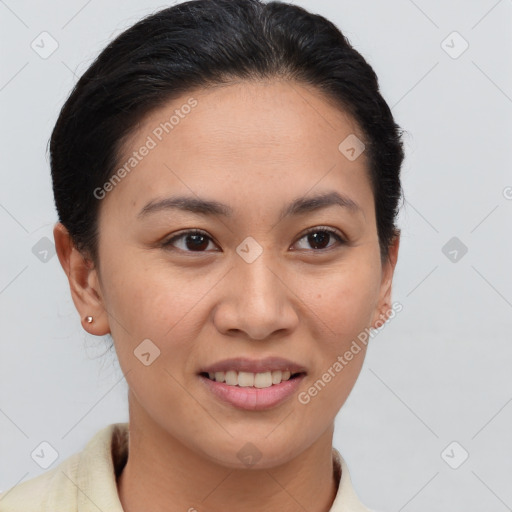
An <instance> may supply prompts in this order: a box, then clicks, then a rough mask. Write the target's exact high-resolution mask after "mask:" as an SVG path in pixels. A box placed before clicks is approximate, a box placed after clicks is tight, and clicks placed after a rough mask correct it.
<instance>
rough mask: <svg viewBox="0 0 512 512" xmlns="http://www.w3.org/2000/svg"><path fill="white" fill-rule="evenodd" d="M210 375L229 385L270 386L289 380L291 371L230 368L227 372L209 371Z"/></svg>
mask: <svg viewBox="0 0 512 512" xmlns="http://www.w3.org/2000/svg"><path fill="white" fill-rule="evenodd" d="M208 377H209V378H210V379H211V380H215V381H217V382H225V383H226V384H228V385H229V386H240V387H242V388H246V387H255V388H269V387H270V386H272V385H274V384H280V383H281V382H283V381H285V380H289V379H290V377H291V372H290V371H288V370H286V371H284V372H283V371H281V370H274V371H272V372H270V371H269V372H263V373H251V372H236V371H234V370H229V371H227V372H209V373H208Z"/></svg>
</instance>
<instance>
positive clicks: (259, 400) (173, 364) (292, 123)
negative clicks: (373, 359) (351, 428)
mask: <svg viewBox="0 0 512 512" xmlns="http://www.w3.org/2000/svg"><path fill="white" fill-rule="evenodd" d="M172 116H174V117H172ZM165 123H167V124H165ZM354 136H356V137H358V138H359V139H360V140H362V139H363V136H362V133H361V132H360V130H359V129H358V127H357V126H356V124H355V123H354V122H353V121H352V120H351V118H349V117H348V116H346V115H344V114H343V113H341V112H340V111H339V110H338V109H336V108H335V107H333V105H332V104H329V103H328V102H326V101H325V99H324V98H323V97H322V96H320V94H319V93H318V92H316V91H315V90H312V89H310V88H306V87H304V86H302V85H298V84H296V83H290V82H278V81H272V82H251V83H248V82H243V83H239V84H235V85H231V86H226V87H220V88H214V89H210V90H198V91H196V92H193V93H190V94H185V95H183V96H182V97H180V98H179V99H177V100H174V101H172V102H170V103H169V104H168V105H167V106H166V107H165V108H161V109H159V110H158V111H155V112H153V113H152V114H151V115H149V116H148V117H147V118H146V119H145V120H144V122H143V123H142V124H140V125H139V127H138V130H137V132H136V133H135V135H134V136H133V137H132V138H131V139H130V140H129V141H127V142H126V146H125V152H124V155H123V160H122V161H121V162H119V165H118V168H121V167H123V166H125V172H122V171H121V172H120V173H119V174H118V176H119V177H120V178H121V179H120V180H117V181H116V182H113V183H114V184H111V185H110V186H109V185H107V186H106V187H105V188H104V190H105V191H106V193H103V192H101V193H100V192H98V195H101V194H103V195H104V198H103V199H102V200H101V211H100V218H99V233H100V235H99V261H100V266H99V272H100V273H99V275H98V274H96V272H95V271H92V274H91V277H92V278H93V280H92V281H90V282H92V283H93V284H94V285H95V286H96V287H97V290H98V295H99V297H100V300H101V303H102V305H103V307H104V310H105V311H106V313H104V314H103V316H102V314H101V311H102V310H101V309H100V310H99V313H96V316H95V323H94V324H93V325H97V326H98V327H96V329H100V327H99V326H101V325H105V332H109V331H110V332H111V333H112V337H113V339H114V343H115V348H116V351H117V355H118V358H119V361H120V365H121V368H122V370H123V372H124V374H125V376H126V380H127V382H128V385H129V387H130V392H131V402H130V408H131V412H133V413H134V414H136V415H137V417H138V418H141V419H142V418H144V422H145V423H146V425H148V424H151V425H153V426H155V427H156V428H157V430H159V431H161V432H165V433H166V434H168V435H169V436H172V438H174V439H176V440H177V441H178V442H180V443H182V444H183V445H185V446H186V447H188V448H190V449H192V450H193V451H194V452H195V453H197V454H199V455H201V456H203V457H206V458H208V459H209V460H212V461H217V462H221V463H222V464H224V465H227V466H232V467H238V466H239V467H242V466H243V461H242V456H245V455H246V452H247V451H249V452H250V451H251V450H254V451H256V452H257V453H259V455H258V457H261V459H260V461H259V467H265V466H272V465H275V464H279V463H282V462H285V461H286V460H289V459H290V458H291V457H293V456H295V455H298V454H299V453H301V452H302V451H303V450H304V449H306V448H307V447H309V446H311V445H312V444H313V443H314V442H315V441H316V440H318V439H319V438H320V436H322V435H323V434H324V435H325V433H326V432H327V431H328V429H329V428H331V427H332V425H333V422H334V418H335V416H336V414H337V412H338V410H339V409H340V407H341V406H342V405H343V403H344V402H345V400H346V398H347V396H348V395H349V393H350V391H351V390H352V387H353V386H354V383H355V381H356V379H357V376H358V374H359V372H360V369H361V366H362V364H363V359H364V355H365V345H364V344H363V343H361V342H360V341H358V335H359V334H360V333H362V332H364V331H365V329H367V328H369V327H371V326H372V324H373V323H374V322H375V321H377V320H379V319H381V318H382V314H385V312H386V309H389V304H390V285H391V277H392V273H393V268H394V262H396V250H397V249H398V243H397V244H396V246H395V248H394V249H393V251H394V252H393V254H394V255H395V260H394V262H393V263H392V264H388V265H387V266H385V267H383V266H382V265H381V261H380V253H379V243H378V238H377V229H376V219H375V211H374V203H373V195H372V191H371V188H370V182H369V177H368V173H367V166H368V160H367V157H366V154H365V152H364V151H363V153H362V154H360V156H358V157H357V158H355V157H356V156H357V153H358V152H359V151H360V149H361V147H360V146H357V139H355V138H354ZM347 137H350V138H349V139H348V140H347V141H346V142H345V143H344V145H342V147H341V150H340V148H339V146H340V144H341V143H342V142H343V141H345V139H347ZM354 141H355V142H354ZM354 144H356V145H354ZM351 147H353V148H354V151H352V150H351V149H350V148H351ZM144 148H145V149H144ZM130 158H132V159H131V160H130ZM125 164H126V165H125ZM336 194H337V195H339V197H341V198H345V199H346V200H347V204H352V205H353V206H352V207H350V206H347V205H346V204H345V205H343V204H342V203H340V202H339V201H338V202H336V201H334V200H332V199H333V198H335V197H337V196H336ZM322 195H323V196H324V197H328V198H330V199H331V201H328V205H327V206H325V205H323V206H322V202H321V201H318V202H316V203H315V202H314V201H312V202H311V201H309V200H310V199H312V198H314V197H317V196H322ZM178 196H180V197H185V198H187V199H188V200H190V201H194V202H195V205H196V206H197V208H190V209H187V208H185V206H186V203H185V201H182V202H181V203H180V202H174V206H173V207H172V205H171V204H170V201H169V200H170V199H171V198H174V199H176V198H177V197H178ZM161 201H163V203H161ZM165 201H169V202H168V203H167V207H166V203H165ZM202 201H208V202H213V203H214V204H213V203H212V204H213V206H216V208H213V206H212V205H210V206H203V207H199V206H198V205H199V204H200V203H201V202H202ZM297 201H302V202H303V201H306V202H303V203H302V202H301V203H298V204H296V207H295V208H290V206H291V205H293V204H295V203H296V202H297ZM180 204H181V206H182V207H180ZM221 204H222V206H219V205H221ZM193 210H195V211H193ZM310 228H313V230H312V233H310V234H309V235H308V234H307V233H306V231H307V230H309V229H310ZM191 230H199V231H200V234H199V235H197V234H195V235H194V233H192V234H188V235H187V232H188V231H191ZM329 231H332V232H333V233H331V234H329ZM338 236H339V237H340V238H341V240H344V242H342V241H340V239H338ZM83 313H84V315H87V314H90V313H89V311H87V310H84V311H83ZM98 315H99V317H98ZM384 319H385V318H384ZM102 322H104V324H102ZM91 332H95V333H97V334H103V333H102V332H98V331H91ZM148 340H150V341H148ZM354 340H356V341H357V343H358V345H359V346H360V350H359V351H358V352H357V353H355V352H356V351H355V350H352V354H353V357H352V358H351V360H348V359H347V358H345V357H344V355H345V354H346V353H347V351H350V348H351V346H352V347H354V345H353V342H354ZM232 358H241V359H244V360H247V361H248V362H249V363H254V362H256V363H257V362H262V360H264V359H266V358H283V359H285V360H288V361H289V363H290V364H291V363H293V364H294V365H296V366H295V367H294V368H291V370H292V374H293V373H294V372H296V371H301V372H302V373H301V374H300V375H299V376H298V377H294V378H293V379H291V380H289V381H284V382H282V383H281V384H276V385H272V386H270V387H262V388H256V387H254V385H253V386H251V385H250V382H251V375H252V374H255V373H262V374H266V375H264V376H258V377H256V381H257V384H258V385H263V386H268V384H269V383H270V380H269V379H272V378H275V381H276V382H278V381H279V380H280V379H279V373H277V370H278V369H279V368H280V369H281V370H285V367H284V366H280V365H279V362H278V361H273V362H272V361H263V362H262V365H261V366H250V365H249V366H243V365H242V363H241V361H231V362H228V363H227V366H224V367H219V368H217V369H220V368H222V369H224V370H226V371H228V370H229V371H230V375H229V382H231V384H229V383H225V382H224V383H220V382H217V383H215V382H213V381H212V380H210V379H209V377H208V376H207V373H206V374H204V373H202V372H204V371H205V370H207V369H208V368H209V367H212V366H213V365H215V364H217V363H222V362H223V361H224V360H226V359H232ZM340 358H342V359H343V361H344V363H343V364H342V363H341V362H340V361H341V360H340ZM336 362H338V365H336ZM283 364H284V365H286V364H288V363H286V362H285V363H283ZM340 365H341V367H342V368H341V370H340ZM213 369H215V368H213ZM238 370H254V371H252V372H247V373H248V375H247V374H246V373H244V374H242V376H241V377H240V379H241V380H240V381H236V380H233V379H237V378H238V377H239V374H238V373H233V372H236V371H238ZM256 370H258V371H256ZM273 370H274V373H272V371H273ZM267 371H270V372H271V373H270V374H268V373H267ZM326 374H329V375H330V377H331V378H330V379H328V377H329V375H328V376H327V377H326V376H325V375H326ZM218 376H219V377H221V375H220V374H219V375H218ZM224 377H225V378H226V376H225V375H224ZM284 377H286V374H284ZM281 378H283V373H282V374H281ZM245 379H248V380H247V381H246V380H245ZM319 380H321V381H322V383H323V385H322V384H318V381H319ZM234 382H235V383H236V382H238V383H242V384H245V385H240V386H236V385H233V383H234ZM315 382H317V385H316V386H317V387H316V388H315V389H316V393H315V391H314V389H313V391H311V388H312V387H314V385H315ZM308 390H309V391H308ZM247 443H252V445H254V446H255V447H256V448H254V447H251V445H249V444H247ZM249 455H251V454H250V453H249Z"/></svg>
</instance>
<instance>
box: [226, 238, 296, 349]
mask: <svg viewBox="0 0 512 512" xmlns="http://www.w3.org/2000/svg"><path fill="white" fill-rule="evenodd" d="M252 243H253V242H251V241H248V244H249V245H248V247H246V246H245V245H244V244H243V243H242V244H240V246H239V248H237V252H239V251H240V249H246V250H245V252H244V251H242V252H241V254H240V253H239V254H236V255H235V258H234V268H233V271H232V273H231V279H234V280H235V281H234V283H233V282H232V283H231V284H230V286H229V288H228V293H227V295H225V296H224V299H227V300H225V302H224V304H222V305H221V307H220V308H219V310H218V312H217V313H218V314H217V316H216V323H217V328H219V329H221V330H222V331H224V332H227V331H229V330H236V331H243V332H245V333H246V334H247V336H249V337H251V338H254V339H264V338H267V337H268V336H270V335H271V334H272V333H273V332H274V331H280V330H283V329H288V330H290V329H293V328H294V326H295V325H296V323H297V318H298V317H297V314H296V313H295V311H294V308H293V306H292V304H291V302H290V300H289V297H288V296H287V288H286V286H283V284H282V283H281V280H280V279H279V277H278V276H276V275H275V274H278V272H276V270H275V267H276V265H275V264H274V259H273V254H272V251H271V250H270V249H263V247H261V246H260V247H261V249H259V254H257V255H256V253H255V252H254V250H255V248H256V246H255V245H254V244H253V245H251V244H252ZM248 255H249V256H250V257H248Z"/></svg>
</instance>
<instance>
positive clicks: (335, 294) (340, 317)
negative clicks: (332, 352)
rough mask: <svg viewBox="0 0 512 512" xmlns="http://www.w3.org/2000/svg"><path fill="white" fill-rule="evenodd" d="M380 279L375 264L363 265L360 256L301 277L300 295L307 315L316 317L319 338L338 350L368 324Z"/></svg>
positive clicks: (375, 301) (376, 297)
mask: <svg viewBox="0 0 512 512" xmlns="http://www.w3.org/2000/svg"><path fill="white" fill-rule="evenodd" d="M354 259H355V260H356V259H357V258H354ZM379 279H380V273H379V272H378V271H376V270H375V267H374V266H372V265H364V264H363V263H362V262H361V259H360V260H359V261H358V263H357V264H354V265H350V264H349V263H348V262H347V264H346V265H337V266H336V267H335V268H332V269H329V270H327V271H326V272H325V274H322V275H321V276H319V275H315V276H310V277H309V278H301V280H300V283H301V285H300V286H301V292H300V296H301V297H303V302H304V304H305V306H306V310H307V311H309V316H310V317H311V316H312V318H315V319H316V324H317V326H318V327H319V328H320V330H321V333H322V337H321V338H320V339H324V340H326V341H327V340H330V341H332V344H333V345H335V347H333V348H336V349H338V350H340V349H341V348H343V344H345V343H349V344H350V342H351V340H352V338H353V337H356V336H357V334H359V332H361V331H363V330H364V329H365V328H367V327H368V326H369V325H370V322H371V318H372V315H373V311H374V309H375V306H376V304H377V301H378V293H379ZM311 312H312V313H314V314H313V315H311Z"/></svg>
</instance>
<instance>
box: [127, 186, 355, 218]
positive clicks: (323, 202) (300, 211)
mask: <svg viewBox="0 0 512 512" xmlns="http://www.w3.org/2000/svg"><path fill="white" fill-rule="evenodd" d="M330 206H340V207H342V208H345V209H347V210H349V211H350V212H352V213H363V210H362V208H361V207H360V206H359V205H358V204H357V203H356V202H355V201H354V200H352V199H350V198H349V197H348V196H345V195H343V194H340V193H338V192H326V193H324V194H319V195H316V196H313V197H298V198H297V199H295V200H293V201H292V202H291V203H290V204H289V205H287V206H285V207H284V208H283V209H282V210H281V212H280V214H279V221H281V220H283V219H284V218H286V217H290V216H293V215H304V214H306V213H310V212H313V211H316V210H320V209H322V208H328V207H330ZM172 209H178V210H182V211H187V212H192V213H196V214H199V215H222V216H224V217H232V216H233V209H232V208H231V207H230V206H228V205H227V204H224V203H220V202H218V201H214V200H208V199H200V198H197V197H190V196H171V197H166V198H164V199H160V200H152V201H150V202H149V203H148V204H146V205H145V206H144V208H142V210H141V211H140V212H139V213H138V215H137V217H138V218H139V219H142V218H145V217H146V216H147V215H149V214H150V213H155V212H160V211H165V210H172Z"/></svg>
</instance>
